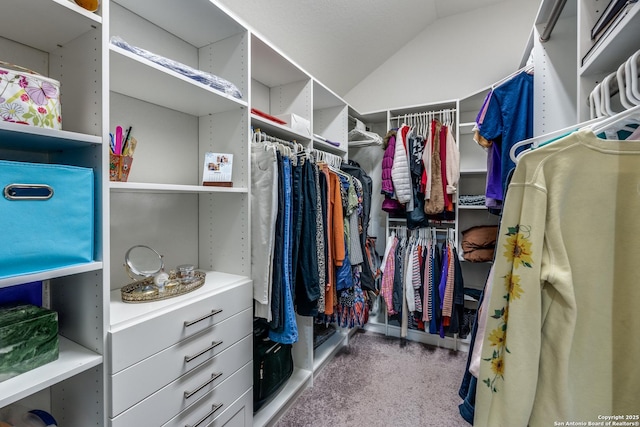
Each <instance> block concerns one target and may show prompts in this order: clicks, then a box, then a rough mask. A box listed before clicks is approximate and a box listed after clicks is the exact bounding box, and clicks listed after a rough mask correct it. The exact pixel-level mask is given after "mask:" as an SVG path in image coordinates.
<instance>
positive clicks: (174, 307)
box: [109, 272, 253, 374]
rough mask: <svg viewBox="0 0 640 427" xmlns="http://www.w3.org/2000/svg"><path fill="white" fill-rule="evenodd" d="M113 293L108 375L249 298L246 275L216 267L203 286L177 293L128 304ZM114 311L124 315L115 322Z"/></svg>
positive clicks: (204, 325)
mask: <svg viewBox="0 0 640 427" xmlns="http://www.w3.org/2000/svg"><path fill="white" fill-rule="evenodd" d="M117 292H119V291H116V294H115V295H114V293H112V298H111V301H112V304H111V308H112V327H111V331H110V333H109V341H110V345H111V358H110V363H109V373H110V374H115V373H117V372H119V371H121V370H122V369H124V368H126V367H128V366H131V365H133V364H134V363H137V362H139V361H140V360H142V359H145V358H147V357H149V356H151V355H153V354H155V353H157V352H159V351H161V350H164V349H165V348H167V347H170V346H172V345H174V344H175V343H177V342H180V341H182V340H184V339H186V338H188V337H191V336H194V335H195V334H197V333H198V332H201V331H203V330H205V329H207V328H209V327H211V326H213V325H215V324H217V323H219V322H221V321H223V320H224V319H226V318H228V317H230V316H233V315H234V314H236V313H238V312H240V311H242V310H244V309H246V308H249V307H251V304H252V298H253V297H252V292H253V290H252V287H251V281H250V280H249V279H247V278H246V277H243V276H236V275H232V274H224V273H217V272H210V273H207V277H206V282H205V284H204V285H203V287H202V288H200V289H197V290H196V291H193V292H191V293H189V294H187V295H184V296H181V297H177V298H172V299H167V300H161V301H155V302H148V303H142V304H127V303H123V302H122V301H118V299H119V293H117ZM118 303H119V304H118ZM142 306H144V307H142ZM142 310H144V311H142ZM138 311H141V312H140V313H138ZM114 312H115V313H114ZM118 316H121V317H123V318H125V320H124V321H122V322H117V320H118ZM114 317H115V319H114Z"/></svg>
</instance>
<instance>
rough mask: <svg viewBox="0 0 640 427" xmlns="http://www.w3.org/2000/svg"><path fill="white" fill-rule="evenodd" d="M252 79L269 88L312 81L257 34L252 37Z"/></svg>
mask: <svg viewBox="0 0 640 427" xmlns="http://www.w3.org/2000/svg"><path fill="white" fill-rule="evenodd" d="M251 78H252V79H255V80H257V81H259V82H260V83H262V84H263V85H265V86H267V87H269V88H272V87H276V86H283V85H287V84H289V83H295V82H299V81H303V80H310V79H311V77H310V76H309V75H308V74H307V73H305V72H304V71H303V70H301V69H300V68H299V67H298V66H296V65H295V64H294V63H293V62H292V61H291V60H289V59H288V58H286V57H285V56H284V55H283V54H282V53H281V52H279V51H278V50H276V49H275V48H273V47H272V46H270V45H269V44H267V43H266V42H265V41H263V40H262V39H260V38H259V37H258V36H257V35H256V34H253V35H252V37H251Z"/></svg>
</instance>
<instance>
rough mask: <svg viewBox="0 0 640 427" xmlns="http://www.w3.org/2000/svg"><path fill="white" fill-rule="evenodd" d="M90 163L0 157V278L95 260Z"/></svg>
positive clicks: (91, 170) (91, 171)
mask: <svg viewBox="0 0 640 427" xmlns="http://www.w3.org/2000/svg"><path fill="white" fill-rule="evenodd" d="M93 186H94V184H93V169H90V168H83V167H77V166H65V165H54V164H47V163H26V162H13V161H5V160H0V190H1V191H2V197H0V221H1V223H2V230H3V231H2V244H0V279H1V278H7V277H12V276H18V275H23V274H30V273H39V272H43V271H47V270H52V269H56V268H62V267H69V266H73V265H77V264H83V263H87V262H91V261H93V241H94V238H93V234H94V197H93Z"/></svg>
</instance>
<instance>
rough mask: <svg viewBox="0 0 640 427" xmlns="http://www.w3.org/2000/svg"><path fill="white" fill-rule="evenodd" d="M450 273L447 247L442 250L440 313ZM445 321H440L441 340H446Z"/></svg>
mask: <svg viewBox="0 0 640 427" xmlns="http://www.w3.org/2000/svg"><path fill="white" fill-rule="evenodd" d="M448 273H449V251H448V250H447V248H446V247H444V248H443V249H442V276H441V277H440V284H439V285H438V292H439V293H440V313H442V308H443V306H444V294H445V291H446V289H447V276H448ZM443 323H444V322H443V319H442V318H441V319H440V331H439V332H440V338H444V325H443Z"/></svg>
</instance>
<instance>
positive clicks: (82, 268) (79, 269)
mask: <svg viewBox="0 0 640 427" xmlns="http://www.w3.org/2000/svg"><path fill="white" fill-rule="evenodd" d="M98 270H102V262H101V261H94V262H88V263H85V264H78V265H74V266H71V267H64V268H57V269H55V270H48V271H43V272H41V273H33V274H23V275H20V276H15V277H8V278H6V279H0V288H4V287H6V286H14V285H21V284H23V283H31V282H37V281H41V280H49V279H55V278H56V277H64V276H71V275H73V274H80V273H86V272H89V271H98ZM0 407H1V405H0Z"/></svg>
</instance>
